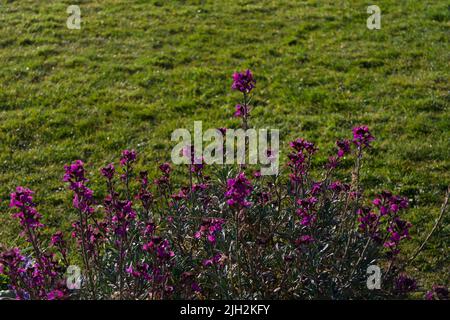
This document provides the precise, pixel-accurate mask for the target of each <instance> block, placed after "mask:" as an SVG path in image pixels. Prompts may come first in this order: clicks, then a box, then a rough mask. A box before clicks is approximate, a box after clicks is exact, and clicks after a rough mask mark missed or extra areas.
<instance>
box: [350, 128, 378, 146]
mask: <svg viewBox="0 0 450 320" xmlns="http://www.w3.org/2000/svg"><path fill="white" fill-rule="evenodd" d="M373 140H375V138H374V137H373V136H372V134H371V133H370V131H369V128H368V127H367V126H360V127H355V128H353V143H354V144H355V145H357V146H358V147H364V146H366V147H370V143H371V142H372V141H373Z"/></svg>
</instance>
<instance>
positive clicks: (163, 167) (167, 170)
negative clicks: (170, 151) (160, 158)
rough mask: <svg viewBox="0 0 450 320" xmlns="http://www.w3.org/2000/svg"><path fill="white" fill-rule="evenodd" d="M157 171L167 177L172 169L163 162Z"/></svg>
mask: <svg viewBox="0 0 450 320" xmlns="http://www.w3.org/2000/svg"><path fill="white" fill-rule="evenodd" d="M159 170H161V172H162V173H163V174H165V175H169V174H170V171H171V170H172V168H171V167H170V164H169V163H168V162H165V163H163V164H161V165H160V166H159Z"/></svg>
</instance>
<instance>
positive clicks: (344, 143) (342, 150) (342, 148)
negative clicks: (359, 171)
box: [336, 139, 350, 158]
mask: <svg viewBox="0 0 450 320" xmlns="http://www.w3.org/2000/svg"><path fill="white" fill-rule="evenodd" d="M336 145H337V147H338V149H339V150H338V153H337V155H338V157H339V158H342V157H343V156H344V155H346V154H347V153H349V152H350V141H349V140H347V139H342V140H338V141H336Z"/></svg>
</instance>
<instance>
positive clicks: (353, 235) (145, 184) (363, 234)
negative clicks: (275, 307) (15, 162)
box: [0, 70, 448, 300]
mask: <svg viewBox="0 0 450 320" xmlns="http://www.w3.org/2000/svg"><path fill="white" fill-rule="evenodd" d="M232 87H233V89H234V90H237V91H239V92H241V93H242V95H243V101H242V102H241V103H240V104H238V105H237V106H236V112H235V116H237V117H240V118H241V119H242V127H243V128H248V127H249V123H248V120H249V113H250V106H249V103H250V97H249V94H250V92H252V90H253V89H254V88H255V80H254V78H253V74H252V73H251V71H250V70H247V71H246V72H243V73H235V74H234V75H233V86H232ZM218 130H219V131H220V132H222V133H224V132H225V131H226V129H224V128H221V129H218ZM373 140H374V137H373V136H372V134H371V132H370V130H369V129H368V128H367V127H366V126H359V127H355V128H354V129H353V139H350V140H349V139H341V140H338V141H337V142H336V146H337V153H336V151H333V152H334V155H332V156H331V157H330V158H329V161H328V163H327V164H326V165H325V167H323V166H320V167H319V168H316V167H315V163H316V161H315V159H314V158H313V157H314V156H315V155H316V153H318V148H317V147H316V146H315V145H314V143H312V142H310V141H307V140H305V139H301V138H299V139H296V140H294V141H291V142H290V144H289V146H290V153H289V154H288V157H287V158H288V159H287V162H286V167H287V171H288V172H287V174H289V176H287V175H286V173H285V172H283V171H282V172H281V173H280V175H278V176H276V177H264V176H262V175H261V171H260V168H259V167H257V166H251V165H250V166H244V165H239V166H238V165H237V166H224V167H221V168H217V167H216V166H207V165H206V164H205V163H203V161H197V162H199V163H195V161H194V160H195V152H194V149H193V148H192V147H189V148H186V149H185V150H183V151H184V155H185V156H186V157H187V158H188V159H189V160H191V163H190V164H189V171H187V172H184V174H180V175H177V176H171V175H172V174H173V169H172V167H171V165H170V164H169V163H163V164H161V165H159V171H158V173H157V174H156V176H151V174H149V172H151V171H149V172H147V171H141V172H139V174H136V175H135V174H134V171H133V170H134V165H135V163H136V160H137V156H138V155H137V152H136V151H135V150H124V151H123V152H122V154H121V156H120V158H119V159H118V160H116V165H117V171H118V172H116V167H115V163H110V164H108V165H106V166H104V167H103V168H101V169H100V172H99V174H100V175H101V176H102V177H103V180H104V183H105V186H106V188H104V189H100V190H102V191H100V192H98V193H97V192H96V195H97V196H98V197H102V199H103V201H97V200H96V199H95V198H94V192H93V191H92V190H91V189H89V188H88V186H87V185H88V182H89V180H88V179H87V178H86V176H87V173H86V171H85V166H84V163H83V162H82V161H81V160H77V161H75V162H73V163H71V164H69V165H66V166H65V167H64V171H65V173H64V178H63V180H64V181H65V182H67V184H68V188H69V190H70V191H71V193H73V211H74V213H76V217H77V218H76V220H75V221H73V223H72V229H71V232H72V238H74V239H71V240H70V241H73V242H74V243H75V244H76V245H73V246H71V244H70V243H69V239H67V241H66V239H65V238H64V234H63V232H62V231H57V232H55V233H53V235H52V236H51V238H50V239H45V238H44V237H45V234H49V233H46V232H41V229H42V228H43V227H44V224H43V223H42V222H41V220H44V217H42V216H41V214H40V213H39V212H38V211H37V205H36V204H35V203H34V201H33V192H32V191H31V190H29V189H27V188H24V187H18V188H17V189H16V191H15V192H14V193H12V194H11V203H10V205H11V207H12V208H13V209H14V210H15V212H14V213H13V217H15V218H17V219H18V220H19V223H20V226H21V229H22V234H23V235H24V236H25V237H26V240H28V245H29V246H30V249H31V250H28V249H29V248H27V250H20V249H18V248H13V249H9V250H4V251H3V252H1V253H0V273H1V274H4V275H6V276H7V279H8V283H9V288H10V289H11V291H13V292H14V294H15V295H16V297H17V298H18V299H67V298H81V299H145V300H147V299H153V300H154V299H224V298H240V299H298V298H304V299H313V298H324V297H328V298H332V299H350V298H354V299H358V298H360V299H367V298H376V299H378V298H380V297H389V298H396V297H405V295H407V294H408V293H409V292H412V291H414V290H416V289H417V288H418V287H419V282H418V281H416V280H415V279H413V278H410V277H409V276H407V275H406V274H404V270H405V268H404V266H403V265H402V264H400V261H405V259H401V258H402V256H400V254H401V252H400V246H401V245H402V243H403V241H405V240H407V239H409V237H410V236H409V231H410V228H411V227H412V225H411V223H409V222H408V221H406V220H404V219H403V218H402V213H403V211H405V210H406V209H407V208H408V199H406V198H404V197H400V196H397V195H393V194H392V193H390V192H387V191H385V192H382V193H381V194H380V195H378V196H376V197H375V199H373V200H372V201H369V200H368V199H367V197H366V194H367V193H370V192H367V191H365V190H364V189H363V186H360V181H359V171H360V169H361V161H362V160H363V159H364V160H365V156H366V152H367V150H366V149H367V147H369V146H370V145H371V142H372V141H373ZM267 155H268V156H269V157H270V156H272V152H271V151H268V154H267ZM197 160H200V159H197ZM344 161H345V162H347V161H348V162H350V161H353V162H354V164H355V166H354V168H353V169H351V174H349V172H347V171H346V168H343V167H344V166H342V165H339V164H340V163H341V162H344ZM97 173H98V172H97ZM249 174H253V177H254V179H253V180H252V181H250V180H249V179H248V178H247V177H248V176H249ZM102 192H103V194H102ZM50 234H51V233H50ZM46 244H49V245H48V246H47V247H45V246H44V245H46ZM68 248H74V249H75V250H76V251H75V252H69V250H68ZM386 253H387V254H386ZM72 257H74V258H75V261H79V263H80V264H82V266H81V268H80V269H81V270H82V275H81V279H82V281H81V290H76V291H75V292H72V291H71V290H69V289H67V287H66V285H65V280H66V279H65V277H66V276H65V273H66V270H65V269H66V268H67V267H68V266H70V261H69V260H70V258H72ZM394 257H395V259H394ZM372 261H377V262H378V261H380V263H381V264H383V265H384V263H386V265H389V271H388V272H386V274H388V275H389V277H386V280H384V281H389V285H388V284H387V285H386V287H385V288H386V289H385V290H383V292H381V291H377V290H373V291H370V292H369V291H368V290H367V289H366V288H365V286H361V283H365V281H366V278H367V265H369V264H370V263H372ZM447 298H448V289H447V288H446V287H442V286H433V288H432V290H430V291H429V292H427V294H426V299H447Z"/></svg>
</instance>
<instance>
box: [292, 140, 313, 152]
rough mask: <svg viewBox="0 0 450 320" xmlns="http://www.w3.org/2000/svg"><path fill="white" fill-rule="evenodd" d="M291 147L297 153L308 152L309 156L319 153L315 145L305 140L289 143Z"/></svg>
mask: <svg viewBox="0 0 450 320" xmlns="http://www.w3.org/2000/svg"><path fill="white" fill-rule="evenodd" d="M289 146H290V147H291V148H293V149H294V150H296V151H299V152H300V151H302V152H305V151H306V152H307V153H309V154H314V153H315V152H316V151H317V148H316V147H315V146H314V143H312V142H309V141H307V140H305V139H303V138H298V139H295V140H294V141H291V142H290V143H289Z"/></svg>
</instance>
